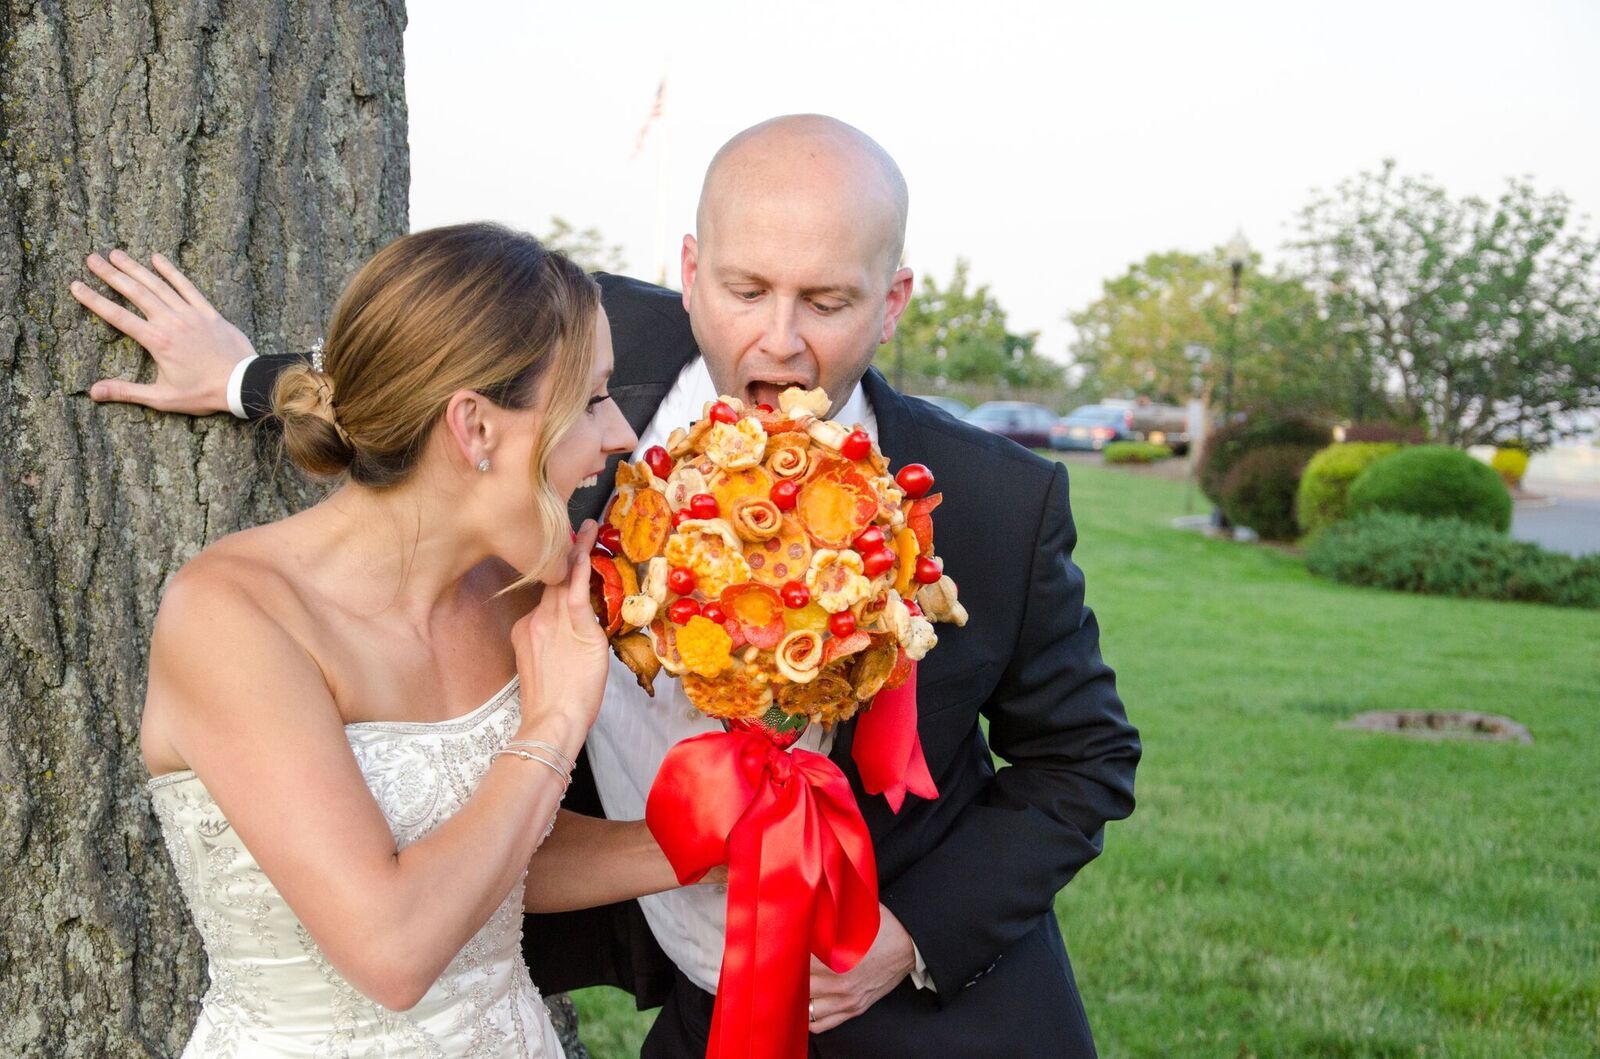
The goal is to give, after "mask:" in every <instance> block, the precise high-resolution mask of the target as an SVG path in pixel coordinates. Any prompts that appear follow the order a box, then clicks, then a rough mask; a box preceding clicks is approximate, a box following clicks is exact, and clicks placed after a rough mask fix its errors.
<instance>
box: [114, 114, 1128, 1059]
mask: <svg viewBox="0 0 1600 1059" xmlns="http://www.w3.org/2000/svg"><path fill="white" fill-rule="evenodd" d="M906 201H907V199H906V188H905V183H904V181H903V179H902V177H901V175H900V171H899V169H898V167H897V166H896V165H895V163H894V161H893V160H892V159H891V158H890V157H889V156H888V155H887V154H886V153H885V152H884V151H883V149H882V148H881V147H879V146H878V145H877V144H876V143H874V142H873V141H872V140H871V139H869V138H868V137H866V136H865V135H864V134H862V133H861V132H859V131H857V130H856V129H854V128H851V127H850V126H848V125H845V124H843V123H841V122H838V121H835V120H833V119H829V118H824V117H819V116H793V117H787V118H778V119H774V120H772V121H769V122H765V123H763V124H761V125H758V126H756V127H754V128H752V129H748V130H746V131H745V132H743V133H740V134H739V135H738V136H736V137H734V139H733V140H731V141H730V142H729V143H728V144H727V145H725V146H724V147H723V148H722V150H721V151H719V152H718V154H717V156H716V157H715V158H714V159H713V160H712V163H711V166H710V168H709V170H708V172H707V174H706V179H705V185H704V188H703V190H702V193H701V200H700V206H699V211H698V214H697V218H696V234H695V235H693V236H686V237H685V238H684V244H683V255H682V281H683V294H682V295H681V296H680V295H678V294H676V293H674V292H672V291H668V290H664V289H662V288H659V287H654V286H650V285H648V284H644V283H641V282H639V281H636V280H631V279H627V278H625V277H619V276H607V275H602V276H599V277H597V278H598V279H599V282H600V284H601V287H602V291H603V298H604V303H605V307H606V311H607V314H608V315H609V317H610V320H611V326H612V330H613V337H614V346H615V351H616V371H615V374H614V376H613V378H612V381H611V387H610V389H611V393H612V395H613V396H614V398H615V399H616V401H617V403H618V405H619V406H620V407H621V408H622V411H623V413H624V414H625V415H626V417H627V419H628V421H629V423H630V424H631V425H632V426H633V428H634V430H635V431H636V432H637V433H638V434H639V438H640V442H639V453H642V452H643V450H644V449H645V448H647V447H648V446H650V445H651V444H656V443H659V442H661V441H662V440H663V439H664V438H665V436H666V434H667V433H668V432H669V431H670V430H671V428H672V427H674V426H677V425H682V424H686V423H687V422H688V421H690V420H691V419H694V418H697V417H698V416H699V414H700V411H701V407H702V404H703V402H704V401H706V400H710V399H712V398H714V397H715V396H716V395H717V394H718V393H726V394H733V395H736V396H738V397H740V398H742V399H743V400H744V401H746V402H747V403H751V404H756V403H762V402H766V403H769V404H773V405H776V403H777V401H776V396H777V394H778V393H779V392H780V391H781V390H782V389H783V388H784V387H786V386H788V385H799V386H802V387H805V388H808V389H809V388H811V387H815V386H822V387H823V388H825V389H826V391H827V392H828V394H829V395H830V396H831V397H832V398H833V399H834V406H833V409H832V413H833V415H835V416H836V417H838V418H841V419H844V420H847V421H849V422H852V423H860V424H862V426H863V427H864V428H865V429H866V430H867V431H868V433H870V434H873V435H874V436H875V437H876V439H877V440H878V442H879V445H880V447H881V448H882V450H883V452H884V453H885V454H886V455H887V456H888V457H889V458H890V459H891V461H893V463H894V464H895V466H896V467H898V466H900V465H902V464H904V463H908V462H920V463H925V464H927V465H928V466H930V467H931V468H933V470H934V473H935V474H936V475H937V476H938V484H937V487H936V488H937V489H938V490H939V491H940V492H941V493H942V494H943V496H944V504H943V506H942V507H941V508H940V510H939V513H938V516H937V517H936V519H935V522H936V527H937V529H936V533H937V537H938V550H939V554H940V555H941V557H943V559H944V561H945V565H946V569H947V570H948V571H949V572H950V573H951V574H952V576H953V577H954V578H955V579H956V580H957V581H958V582H959V583H960V586H961V598H962V602H963V603H964V604H965V605H966V606H967V609H968V610H969V611H970V613H971V615H972V620H971V621H970V623H969V624H968V625H967V626H965V627H964V628H955V627H952V626H948V625H944V626H940V627H939V636H940V641H941V642H940V644H939V646H938V648H937V649H935V650H934V651H933V652H932V653H930V654H929V656H928V658H927V659H926V660H925V661H924V662H923V663H922V665H921V667H920V670H921V671H920V673H919V677H918V714H919V716H918V730H919V734H920V737H921V741H922V747H923V751H924V754H925V755H926V758H927V762H928V767H929V770H930V771H931V773H932V775H933V778H934V780H935V782H936V784H937V785H938V791H939V796H938V798H937V799H934V800H928V801H925V800H922V799H920V798H917V797H916V796H914V795H912V796H909V797H907V799H906V802H905V804H904V806H903V807H902V808H901V810H900V812H899V813H894V812H892V811H890V809H889V808H888V806H887V804H886V803H885V801H884V799H883V798H882V797H881V796H874V795H868V794H867V793H866V792H865V791H864V790H863V789H862V787H861V781H860V776H859V774H858V772H857V770H856V768H855V766H854V763H853V762H852V760H851V755H850V744H851V738H852V734H853V726H852V725H851V724H848V723H847V724H844V725H841V726H840V728H839V730H838V732H837V733H836V734H835V733H824V732H821V731H820V726H815V725H814V726H812V728H811V730H809V731H808V738H809V739H810V740H811V742H809V743H802V745H804V746H808V747H810V748H811V749H816V750H819V751H821V752H824V753H830V754H831V756H832V758H833V760H834V761H835V762H836V763H837V764H838V765H839V766H840V768H841V769H842V770H843V771H844V772H845V774H846V775H847V776H848V777H849V778H850V781H851V784H852V786H853V787H854V788H855V792H856V797H857V799H858V801H859V803H860V805H861V808H862V812H863V815H864V816H865V818H866V822H867V824H868V827H869V829H870V831H871V833H872V836H873V841H874V846H875V849H876V853H877V863H878V872H879V880H880V896H881V900H882V904H883V910H882V911H883V915H882V927H881V928H880V931H879V935H878V938H877V940H876V941H875V942H874V944H873V946H872V949H871V950H870V951H869V952H868V954H867V956H866V957H865V958H864V959H863V960H862V961H861V963H860V964H859V965H858V966H857V967H856V968H854V969H853V970H851V971H850V972H848V973H847V974H843V975H840V974H835V973H833V972H832V971H829V970H828V969H827V968H825V967H823V966H822V965H821V964H820V963H816V962H814V963H813V972H812V980H811V996H812V1012H813V1015H814V1016H815V1018H814V1021H813V1023H812V1029H813V1037H812V1047H811V1050H812V1054H814V1055H817V1056H824V1057H826V1056H894V1055H909V1054H914V1053H916V1052H921V1051H923V1050H926V1049H928V1048H931V1049H932V1050H933V1051H934V1052H936V1053H937V1054H939V1055H941V1056H995V1055H1005V1056H1040V1057H1044V1056H1087V1055H1093V1054H1094V1044H1093V1041H1092V1038H1091V1036H1090V1031H1089V1026H1088V1021H1087V1018H1086V1017H1085V1015H1084V1010H1083V1006H1082V1003H1081V1001H1080V999H1079V996H1078V991H1077V986H1076V984H1075V982H1074V980H1073V976H1072V969H1071V966H1070V965H1069V963H1068V960H1067V954H1066V950H1065V948H1064V945H1063V942H1062V939H1061V934H1060V931H1059V928H1058V926H1057V922H1056V917H1055V912H1054V904H1055V897H1056V895H1057V893H1058V892H1059V891H1060V890H1061V888H1062V887H1064V886H1065V885H1066V884H1067V883H1068V882H1069V881H1070V880H1071V879H1072V877H1073V876H1074V875H1075V874H1076V873H1077V872H1078V870H1079V869H1081V868H1082V867H1083V866H1084V865H1085V864H1087V863H1088V862H1089V861H1090V860H1092V859H1094V857H1095V856H1096V855H1098V853H1099V852H1100V848H1101V838H1102V832H1103V829H1104V825H1105V823H1106V821H1108V820H1116V819H1121V818H1123V817H1126V816H1127V815H1128V814H1129V813H1130V812H1131V811H1132V809H1133V773H1134V768H1135V766H1136V764H1137V762H1138V760H1139V752H1140V751H1139V743H1138V736H1137V732H1136V731H1135V730H1134V729H1133V727H1132V726H1131V725H1129V723H1128V721H1127V718H1126V716H1125V714H1124V711H1123V707H1122V703H1121V701H1120V700H1119V698H1118V696H1117V692H1116V688H1115V682H1114V677H1113V675H1112V672H1111V670H1110V669H1109V668H1108V667H1107V666H1106V664H1105V663H1104V662H1103V661H1102V660H1101V658H1100V652H1099V632H1098V628H1097V626H1096V623H1095V620H1094V616H1093V615H1092V614H1091V613H1090V611H1089V610H1088V608H1087V607H1086V606H1085V605H1084V599H1083V588H1084V584H1083V576H1082V574H1081V573H1080V571H1079V570H1078V568H1077V567H1076V566H1075V565H1074V564H1073V563H1072V559H1071V554H1072V548H1073V546H1074V544H1075V542H1076V531H1075V529H1074V527H1073V522H1072V517H1071V514H1070V512H1069V509H1068V502H1067V476H1066V471H1065V469H1064V468H1063V467H1061V466H1059V465H1057V464H1053V463H1050V462H1047V461H1045V460H1043V459H1040V458H1039V457H1036V456H1034V455H1032V454H1030V453H1028V452H1027V451H1025V450H1023V449H1021V448H1019V447H1017V446H1015V445H1013V444H1012V443H1010V442H1008V441H1005V440H1002V439H999V438H997V437H995V436H993V435H990V434H988V433H986V432H984V431H981V430H979V429H977V428H974V427H971V426H968V425H966V424H963V423H960V422H958V421H956V420H954V419H951V418H949V417H948V416H946V415H944V414H943V413H941V412H939V411H937V410H935V409H934V408H933V407H932V406H930V405H928V404H926V403H924V402H921V401H917V400H915V399H908V398H905V397H903V396H901V395H900V394H898V393H896V392H895V391H894V390H893V389H892V388H891V387H890V386H889V385H888V383H887V382H885V380H884V379H883V377H882V376H881V375H879V374H878V373H877V372H876V371H872V370H870V365H871V362H872V356H873V353H874V351H875V349H876V348H877V346H879V345H880V344H882V343H884V342H887V341H889V340H890V338H891V337H892V336H893V333H894V328H895V324H896V321H897V319H898V318H899V315H900V313H901V312H902V311H903V310H904V308H905V305H906V302H907V299H908V298H909V297H910V294H911V284H912V278H911V272H910V270H908V269H904V268H897V265H898V264H899V260H900V253H901V249H902V246H903V243H904V238H905V224H906ZM224 326H225V325H224ZM232 334H233V335H237V332H233V333H232ZM222 344H223V345H225V344H226V343H222ZM163 353H164V357H163V360H164V363H162V365H161V367H162V373H163V376H164V377H165V378H166V380H167V382H166V383H165V385H166V386H167V387H168V391H170V392H167V391H163V390H162V389H161V387H162V386H163V381H162V380H161V379H158V382H157V384H156V385H155V386H154V387H148V386H147V387H139V388H137V389H133V388H125V387H127V384H123V383H118V382H115V381H106V382H102V383H98V384H96V387H95V390H94V391H93V392H94V396H95V397H96V398H97V399H100V400H118V399H130V400H135V401H138V402H139V403H144V404H151V405H153V406H156V407H163V408H167V409H170V410H176V411H188V412H206V411H220V410H221V408H222V406H223V404H224V401H225V402H226V406H227V407H230V408H231V409H232V410H233V411H234V412H235V414H245V415H249V416H259V415H261V414H262V413H264V412H265V410H266V406H267V400H268V395H269V394H270V392H271V386H272V382H273V380H274V379H275V378H276V375H277V372H278V371H279V370H281V368H282V366H283V365H284V364H286V363H288V362H290V361H292V359H293V357H290V356H268V357H259V358H247V359H244V360H240V361H238V363H237V364H230V363H229V361H231V360H233V359H235V358H234V357H233V356H230V355H228V354H226V353H218V352H217V351H216V349H215V348H213V349H209V350H208V349H203V348H200V344H199V343H197V344H196V345H195V346H194V347H191V348H188V349H186V348H182V343H177V344H176V345H175V346H169V347H168V348H166V349H164V350H163ZM224 380H226V384H225V383H224ZM179 390H187V391H189V392H188V393H187V395H186V394H184V393H180V392H178V391H179ZM639 453H635V454H634V455H635V458H637V456H638V455H639ZM610 489H611V484H610V482H609V480H607V481H604V482H602V483H601V484H600V485H599V486H597V487H595V488H593V489H590V490H585V491H583V492H580V493H579V494H578V495H577V496H575V497H574V499H573V514H574V518H575V519H576V518H581V517H594V516H596V515H598V513H599V512H600V510H601V508H602V506H603V504H604V502H605V500H606V498H607V496H608V495H609V493H610ZM691 714H693V711H692V710H691V709H689V707H688V704H687V701H686V700H685V699H684V698H683V695H682V690H681V688H680V687H679V686H678V685H677V683H676V682H674V681H667V682H665V684H664V685H661V686H660V687H659V689H658V691H657V695H656V697H655V698H654V699H650V698H647V697H646V696H645V695H644V694H643V692H641V691H639V690H637V688H636V687H635V686H634V682H633V679H632V676H631V674H629V673H628V672H627V670H626V669H624V668H622V667H621V665H620V663H619V664H616V665H615V666H614V668H613V673H612V679H611V680H610V681H609V683H608V687H607V690H606V697H605V702H604V704H603V706H602V708H601V712H600V716H599V719H598V720H597V722H596V724H595V727H594V730H593V732H592V733H591V735H590V739H589V743H588V746H587V749H586V752H585V759H584V762H583V764H582V765H580V774H579V775H578V776H577V777H576V778H575V780H574V782H573V785H572V789H571V792H570V794H569V797H568V801H567V805H568V807H569V808H571V809H574V810H576V811H579V812H587V813H592V814H596V815H598V814H600V813H602V812H603V813H604V814H605V815H607V816H610V817H612V818H615V819H638V818H640V817H642V816H643V815H644V801H645V796H646V794H647V793H648V791H649V788H650V784H651V781H652V780H653V778H654V776H655V773H656V770H657V768H658V767H659V765H660V762H661V759H662V757H663V755H664V754H665V753H666V751H667V749H668V748H670V747H671V746H672V745H673V744H674V743H676V742H677V741H678V740H680V739H682V738H685V737H687V736H689V735H693V734H696V733H698V732H701V731H706V730H711V729H712V728H714V727H715V722H712V721H710V720H709V719H707V718H703V717H700V716H699V715H698V714H694V715H693V716H692V717H691ZM980 719H986V720H987V721H988V727H987V731H986V730H985V729H984V728H983V727H982V726H981V725H980V723H979V722H980ZM991 755H993V756H991ZM995 756H997V757H999V758H1001V759H1003V760H1004V761H1005V762H1006V765H1005V767H1002V768H1000V769H998V771H997V770H996V768H995V763H994V757H995ZM723 900H724V899H723V896H722V895H721V894H720V893H717V892H716V891H715V890H714V889H713V888H710V887H690V888H687V889H684V890H681V891H674V892H670V893H667V894H661V895H656V896H654V897H651V898H646V899H644V900H643V901H639V902H628V903H626V904H622V905H615V906H611V907H609V908H605V909H595V910H590V911H587V912H580V913H572V914H568V915H560V916H530V917H529V919H528V922H527V931H526V941H525V951H526V954H527V957H528V960H529V965H530V967H531V968H532V970H533V975H534V979H535V981H536V982H538V983H539V984H540V985H541V986H542V987H543V988H545V989H546V990H548V991H558V990H564V989H571V988H578V987H582V986H588V985H596V984H611V985H616V986H620V987H622V988H625V989H628V990H629V991H631V992H633V993H634V995H635V996H636V997H637V998H638V1001H639V1003H640V1006H641V1007H648V1006H653V1005H655V1004H661V1005H663V1007H662V1012H661V1014H660V1016H659V1017H658V1019H657V1021H656V1023H655V1025H654V1027H653V1028H652V1030H651V1032H650V1036H649V1039H648V1040H647V1041H646V1044H645V1047H644V1054H645V1055H646V1056H685V1057H687V1056H702V1055H704V1054H705V1047H706V1042H707V1037H708V1033H709V1029H710V1021H711V1007H712V996H711V991H712V990H714V989H715V987H716V981H717V970H718V966H719V963H720V960H721V952H722V931H723Z"/></svg>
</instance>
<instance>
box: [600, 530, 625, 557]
mask: <svg viewBox="0 0 1600 1059" xmlns="http://www.w3.org/2000/svg"><path fill="white" fill-rule="evenodd" d="M595 543H596V544H598V545H600V547H602V548H604V549H605V550H606V551H608V552H610V553H611V554H612V555H621V554H622V531H621V530H619V529H617V527H615V526H612V525H606V526H602V527H600V533H599V535H598V536H596V537H595Z"/></svg>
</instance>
